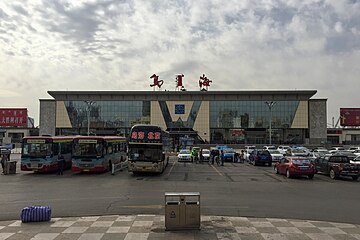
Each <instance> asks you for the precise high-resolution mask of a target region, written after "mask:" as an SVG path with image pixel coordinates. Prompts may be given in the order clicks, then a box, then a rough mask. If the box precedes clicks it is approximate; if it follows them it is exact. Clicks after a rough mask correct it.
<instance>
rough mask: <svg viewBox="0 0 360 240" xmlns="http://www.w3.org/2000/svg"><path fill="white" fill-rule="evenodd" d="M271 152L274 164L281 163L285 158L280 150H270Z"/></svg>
mask: <svg viewBox="0 0 360 240" xmlns="http://www.w3.org/2000/svg"><path fill="white" fill-rule="evenodd" d="M269 152H270V154H271V157H272V161H273V162H279V161H280V160H281V159H282V158H283V157H284V154H282V153H281V152H279V151H278V150H271V149H269Z"/></svg>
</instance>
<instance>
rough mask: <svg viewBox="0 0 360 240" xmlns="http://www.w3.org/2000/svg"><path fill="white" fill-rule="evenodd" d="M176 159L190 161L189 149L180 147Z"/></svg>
mask: <svg viewBox="0 0 360 240" xmlns="http://www.w3.org/2000/svg"><path fill="white" fill-rule="evenodd" d="M178 161H179V162H181V161H189V162H191V153H190V150H189V149H181V150H180V152H179V154H178Z"/></svg>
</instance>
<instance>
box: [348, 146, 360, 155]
mask: <svg viewBox="0 0 360 240" xmlns="http://www.w3.org/2000/svg"><path fill="white" fill-rule="evenodd" d="M356 150H360V147H356V146H352V147H349V148H348V149H347V151H349V152H352V153H354V152H355V151H356Z"/></svg>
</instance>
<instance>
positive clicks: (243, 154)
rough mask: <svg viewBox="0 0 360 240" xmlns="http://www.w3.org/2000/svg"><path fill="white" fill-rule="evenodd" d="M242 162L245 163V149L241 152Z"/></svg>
mask: <svg viewBox="0 0 360 240" xmlns="http://www.w3.org/2000/svg"><path fill="white" fill-rule="evenodd" d="M240 162H241V163H244V162H245V151H244V150H241V153H240Z"/></svg>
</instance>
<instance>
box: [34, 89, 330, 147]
mask: <svg viewBox="0 0 360 240" xmlns="http://www.w3.org/2000/svg"><path fill="white" fill-rule="evenodd" d="M48 93H49V94H50V95H51V96H52V97H53V99H46V100H45V99H44V100H43V99H40V134H50V135H55V134H56V135H70V134H82V135H86V134H87V128H88V127H89V131H90V132H91V133H92V134H96V135H124V136H127V135H128V133H129V131H130V128H131V126H132V125H134V124H137V123H148V124H155V125H159V126H161V127H162V128H163V129H164V130H167V131H168V132H169V133H170V134H171V135H172V136H173V140H174V144H179V139H182V140H183V139H190V140H191V141H193V142H195V143H197V142H205V143H214V144H217V143H239V144H265V143H268V141H269V125H270V114H271V116H272V117H271V125H272V142H273V143H274V144H281V143H296V144H304V143H314V144H317V143H321V142H324V141H326V125H327V124H326V119H327V115H326V108H327V106H326V103H327V100H326V99H312V97H313V96H314V95H315V94H316V90H284V91H282V90H281V91H49V92H48ZM266 101H273V102H276V103H275V105H274V106H273V107H272V108H271V113H270V109H269V107H268V105H267V104H266V103H265V102H266ZM88 119H89V121H88Z"/></svg>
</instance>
